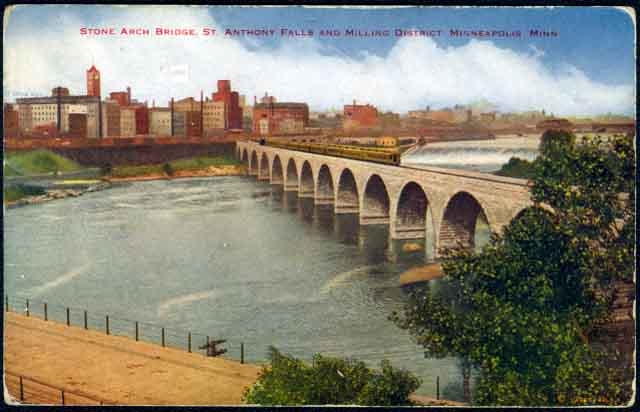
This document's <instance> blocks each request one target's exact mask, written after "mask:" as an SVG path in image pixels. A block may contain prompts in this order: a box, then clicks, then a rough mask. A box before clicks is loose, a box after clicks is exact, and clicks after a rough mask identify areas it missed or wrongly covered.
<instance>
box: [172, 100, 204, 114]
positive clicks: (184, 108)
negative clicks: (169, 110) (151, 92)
mask: <svg viewBox="0 0 640 412" xmlns="http://www.w3.org/2000/svg"><path fill="white" fill-rule="evenodd" d="M169 107H171V103H169ZM173 111H174V112H196V111H200V101H199V100H196V99H194V98H193V97H185V98H184V99H180V100H174V102H173Z"/></svg>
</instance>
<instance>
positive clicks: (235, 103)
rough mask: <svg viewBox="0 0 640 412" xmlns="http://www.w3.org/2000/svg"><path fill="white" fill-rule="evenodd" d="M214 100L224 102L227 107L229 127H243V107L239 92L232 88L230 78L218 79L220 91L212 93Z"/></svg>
mask: <svg viewBox="0 0 640 412" xmlns="http://www.w3.org/2000/svg"><path fill="white" fill-rule="evenodd" d="M212 99H213V101H214V102H223V103H224V104H225V105H226V106H227V108H226V112H227V114H226V116H227V119H226V124H227V129H242V107H240V96H239V95H238V92H234V91H232V90H231V82H230V81H229V80H218V91H217V92H214V93H213V94H212Z"/></svg>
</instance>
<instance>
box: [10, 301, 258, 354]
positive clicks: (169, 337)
mask: <svg viewBox="0 0 640 412" xmlns="http://www.w3.org/2000/svg"><path fill="white" fill-rule="evenodd" d="M4 304H5V311H7V312H9V311H13V312H15V313H21V314H24V315H25V316H27V317H36V318H39V319H43V320H45V321H54V322H57V323H62V324H66V325H67V326H77V327H81V328H84V329H86V330H96V331H101V332H104V333H105V334H106V335H115V336H124V337H128V338H131V339H134V340H136V341H142V342H147V343H152V344H157V345H161V346H162V347H169V348H173V349H181V350H184V351H186V352H189V353H202V354H203V355H204V356H208V355H207V349H206V347H207V346H209V343H210V342H212V341H214V340H217V339H219V338H220V336H209V335H206V334H203V333H198V332H192V331H190V330H186V329H181V328H174V327H167V326H160V325H157V324H154V323H150V322H140V321H137V320H131V319H125V318H120V317H115V316H111V315H102V314H95V313H91V312H88V311H87V310H84V309H78V308H73V307H69V306H63V305H57V304H52V303H50V302H44V301H37V300H32V299H29V298H22V297H13V298H10V297H9V296H8V295H5V302H4ZM222 347H223V348H225V349H227V352H226V353H225V354H224V355H223V356H222V357H223V358H226V359H232V360H236V361H239V362H240V363H245V344H244V342H237V341H226V342H225V343H223V344H222Z"/></svg>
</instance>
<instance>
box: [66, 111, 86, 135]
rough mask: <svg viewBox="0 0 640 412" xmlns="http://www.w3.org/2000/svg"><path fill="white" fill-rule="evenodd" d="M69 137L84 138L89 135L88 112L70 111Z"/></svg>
mask: <svg viewBox="0 0 640 412" xmlns="http://www.w3.org/2000/svg"><path fill="white" fill-rule="evenodd" d="M68 136H69V137H78V138H83V137H85V136H87V114H86V113H69V132H68Z"/></svg>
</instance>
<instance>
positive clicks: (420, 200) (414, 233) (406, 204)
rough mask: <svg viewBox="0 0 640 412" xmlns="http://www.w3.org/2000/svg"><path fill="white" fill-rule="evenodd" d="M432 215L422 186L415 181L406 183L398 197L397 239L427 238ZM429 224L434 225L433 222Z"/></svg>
mask: <svg viewBox="0 0 640 412" xmlns="http://www.w3.org/2000/svg"><path fill="white" fill-rule="evenodd" d="M430 215H431V210H430V207H429V200H428V198H427V194H426V193H425V191H424V189H423V188H422V186H420V185H419V184H418V183H416V182H414V181H410V182H408V183H406V184H405V185H404V186H403V188H402V190H401V191H400V194H399V195H398V202H397V210H396V221H395V234H394V235H395V237H396V238H398V239H422V238H425V237H426V229H427V220H428V219H430V218H431V216H430ZM429 224H431V225H433V222H429Z"/></svg>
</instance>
